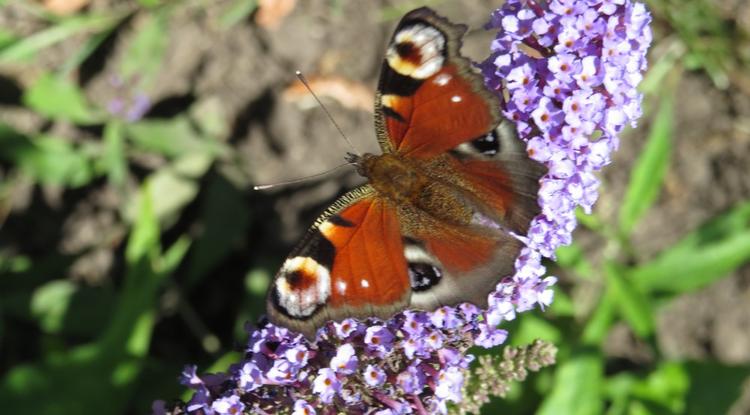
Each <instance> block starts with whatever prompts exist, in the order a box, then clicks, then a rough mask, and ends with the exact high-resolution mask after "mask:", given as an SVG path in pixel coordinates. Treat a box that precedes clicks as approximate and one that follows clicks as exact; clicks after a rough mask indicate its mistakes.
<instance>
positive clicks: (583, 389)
mask: <svg viewBox="0 0 750 415" xmlns="http://www.w3.org/2000/svg"><path fill="white" fill-rule="evenodd" d="M603 373H604V362H603V359H602V357H601V356H599V355H598V354H596V353H583V354H577V355H574V356H572V357H571V358H570V359H569V360H568V361H566V362H564V363H562V364H560V365H558V368H557V372H556V373H555V382H554V387H553V389H552V392H551V393H550V394H549V395H547V397H546V398H545V399H544V401H543V402H542V405H541V407H540V408H539V410H538V411H537V414H538V415H599V414H601V413H602V411H603V409H604V405H603V402H602V392H603V391H602V377H603Z"/></svg>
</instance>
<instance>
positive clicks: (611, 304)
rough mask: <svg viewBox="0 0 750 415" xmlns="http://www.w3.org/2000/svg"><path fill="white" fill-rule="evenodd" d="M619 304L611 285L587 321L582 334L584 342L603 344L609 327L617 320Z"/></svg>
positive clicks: (594, 344) (586, 343)
mask: <svg viewBox="0 0 750 415" xmlns="http://www.w3.org/2000/svg"><path fill="white" fill-rule="evenodd" d="M616 311H617V305H616V302H615V293H614V289H613V287H612V286H611V285H608V286H607V290H606V291H605V292H604V295H602V298H601V299H599V304H598V305H597V306H596V310H594V312H593V313H592V314H591V318H590V319H589V320H588V321H587V322H586V325H585V326H584V328H583V334H582V335H581V340H582V343H583V344H585V345H592V346H597V345H600V344H602V342H603V341H604V339H605V338H606V337H607V333H609V328H610V327H612V324H613V323H614V321H615V313H616Z"/></svg>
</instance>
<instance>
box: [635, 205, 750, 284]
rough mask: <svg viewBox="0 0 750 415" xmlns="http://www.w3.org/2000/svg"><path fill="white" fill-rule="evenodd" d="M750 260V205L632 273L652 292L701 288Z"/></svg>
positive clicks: (697, 231)
mask: <svg viewBox="0 0 750 415" xmlns="http://www.w3.org/2000/svg"><path fill="white" fill-rule="evenodd" d="M749 261H750V202H745V203H742V204H740V205H738V206H737V207H735V208H734V209H732V210H731V211H729V212H727V213H725V214H723V215H721V216H719V217H718V218H716V219H714V220H712V221H709V222H708V223H706V224H705V225H703V226H701V227H700V228H698V229H697V230H695V231H693V232H691V233H690V234H688V235H687V236H685V238H683V239H682V240H681V241H680V242H678V243H677V244H675V245H674V246H672V247H671V248H667V249H666V250H665V251H663V252H662V253H661V254H659V255H658V256H657V257H656V258H655V259H654V260H653V261H651V262H649V263H646V264H643V265H641V266H639V267H637V268H635V269H633V270H632V271H631V275H632V278H633V280H634V282H635V283H637V284H638V285H639V286H641V287H644V288H645V289H648V290H658V291H665V292H671V293H681V292H686V291H691V290H695V289H698V288H700V287H702V286H705V285H706V284H709V283H711V282H713V281H715V280H717V279H719V278H722V277H724V276H725V275H727V273H729V272H731V271H733V270H735V269H737V268H738V267H739V266H741V265H742V264H745V263H747V262H749Z"/></svg>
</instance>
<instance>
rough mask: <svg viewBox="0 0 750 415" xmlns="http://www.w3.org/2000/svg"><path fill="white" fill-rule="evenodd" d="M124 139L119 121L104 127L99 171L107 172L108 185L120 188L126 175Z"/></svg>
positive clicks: (110, 122)
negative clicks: (102, 153)
mask: <svg viewBox="0 0 750 415" xmlns="http://www.w3.org/2000/svg"><path fill="white" fill-rule="evenodd" d="M124 140H125V137H124V136H123V128H122V124H121V123H120V121H117V120H112V121H109V122H108V123H107V124H106V125H105V126H104V155H103V157H102V161H101V169H102V170H104V171H106V172H107V177H108V178H109V181H110V183H112V184H113V185H115V186H122V185H123V184H124V183H125V176H126V175H127V168H128V167H127V159H126V157H125V141H124Z"/></svg>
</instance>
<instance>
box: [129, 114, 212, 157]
mask: <svg viewBox="0 0 750 415" xmlns="http://www.w3.org/2000/svg"><path fill="white" fill-rule="evenodd" d="M126 135H127V137H128V138H129V139H130V140H131V141H132V142H133V144H134V145H135V147H136V148H138V149H140V150H143V151H146V152H155V153H159V154H163V155H165V156H168V157H177V156H180V155H183V154H187V153H201V154H206V155H216V154H218V153H219V151H220V150H221V145H220V144H219V143H218V142H216V141H212V140H209V139H204V138H203V137H201V136H200V135H198V133H197V132H196V131H195V130H194V129H193V128H192V126H191V125H190V121H188V119H187V118H185V117H175V118H172V119H169V120H144V121H140V122H136V123H132V124H128V125H126Z"/></svg>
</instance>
